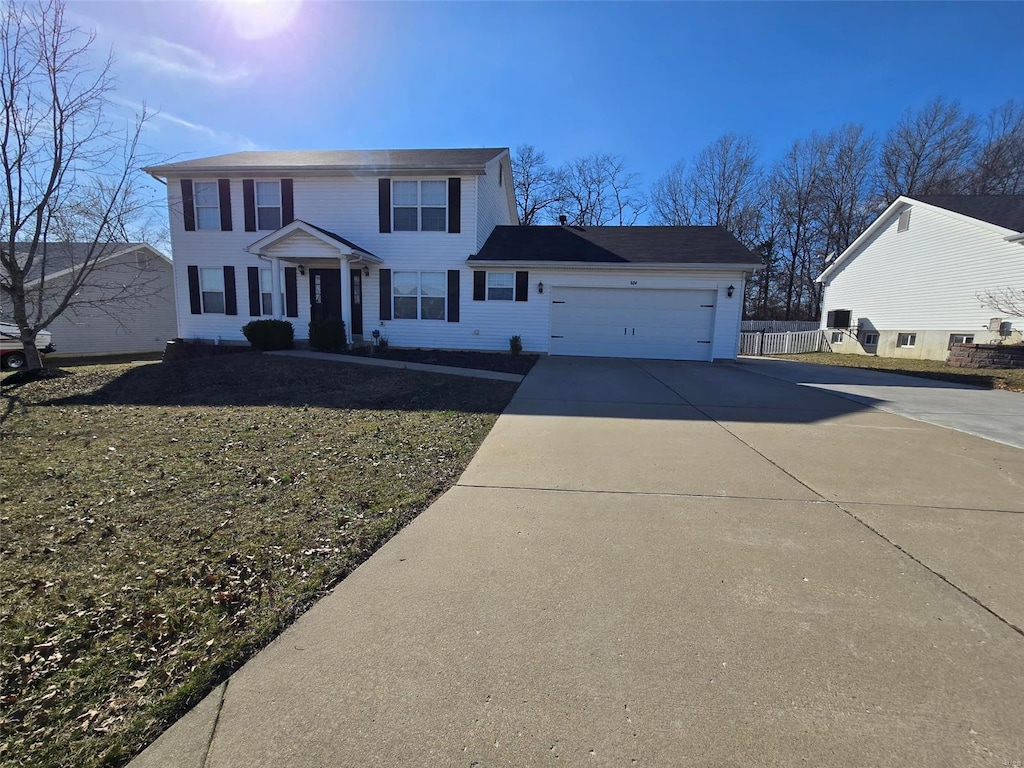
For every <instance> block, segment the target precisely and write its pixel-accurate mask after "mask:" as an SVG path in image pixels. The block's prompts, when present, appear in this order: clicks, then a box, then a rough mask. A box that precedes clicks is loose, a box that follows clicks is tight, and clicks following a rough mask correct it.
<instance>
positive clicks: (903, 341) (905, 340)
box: [896, 333, 917, 347]
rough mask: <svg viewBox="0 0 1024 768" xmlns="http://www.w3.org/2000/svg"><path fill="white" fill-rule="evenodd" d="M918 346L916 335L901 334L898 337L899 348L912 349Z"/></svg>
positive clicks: (897, 344)
mask: <svg viewBox="0 0 1024 768" xmlns="http://www.w3.org/2000/svg"><path fill="white" fill-rule="evenodd" d="M915 344H917V334H916V333H901V334H899V335H898V336H897V337H896V346H897V347H912V346H914V345H915Z"/></svg>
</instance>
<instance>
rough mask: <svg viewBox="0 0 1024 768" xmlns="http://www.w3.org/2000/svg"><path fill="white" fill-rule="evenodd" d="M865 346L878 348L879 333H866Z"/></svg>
mask: <svg viewBox="0 0 1024 768" xmlns="http://www.w3.org/2000/svg"><path fill="white" fill-rule="evenodd" d="M864 346H865V347H877V346H878V334H877V333H865V334H864Z"/></svg>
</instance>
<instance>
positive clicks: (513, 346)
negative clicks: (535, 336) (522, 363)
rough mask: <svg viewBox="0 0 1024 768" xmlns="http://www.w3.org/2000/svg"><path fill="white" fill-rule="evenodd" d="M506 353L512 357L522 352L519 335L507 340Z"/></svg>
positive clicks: (521, 342)
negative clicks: (509, 353)
mask: <svg viewBox="0 0 1024 768" xmlns="http://www.w3.org/2000/svg"><path fill="white" fill-rule="evenodd" d="M508 351H509V352H511V353H512V354H513V355H518V354H519V353H520V352H522V351H523V340H522V339H521V338H519V334H516V335H515V336H513V337H512V338H511V339H509V340H508Z"/></svg>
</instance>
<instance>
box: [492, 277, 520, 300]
mask: <svg viewBox="0 0 1024 768" xmlns="http://www.w3.org/2000/svg"><path fill="white" fill-rule="evenodd" d="M515 289H516V273H515V272H488V273H487V300H488V301H512V299H513V298H514V297H515Z"/></svg>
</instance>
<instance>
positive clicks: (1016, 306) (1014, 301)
mask: <svg viewBox="0 0 1024 768" xmlns="http://www.w3.org/2000/svg"><path fill="white" fill-rule="evenodd" d="M977 297H978V301H980V302H981V304H982V306H984V307H988V308H989V309H992V310H995V311H996V312H999V313H1000V314H1003V315H1006V316H1007V317H1024V289H1022V288H994V289H991V290H987V291H981V292H979V293H978V294H977Z"/></svg>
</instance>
